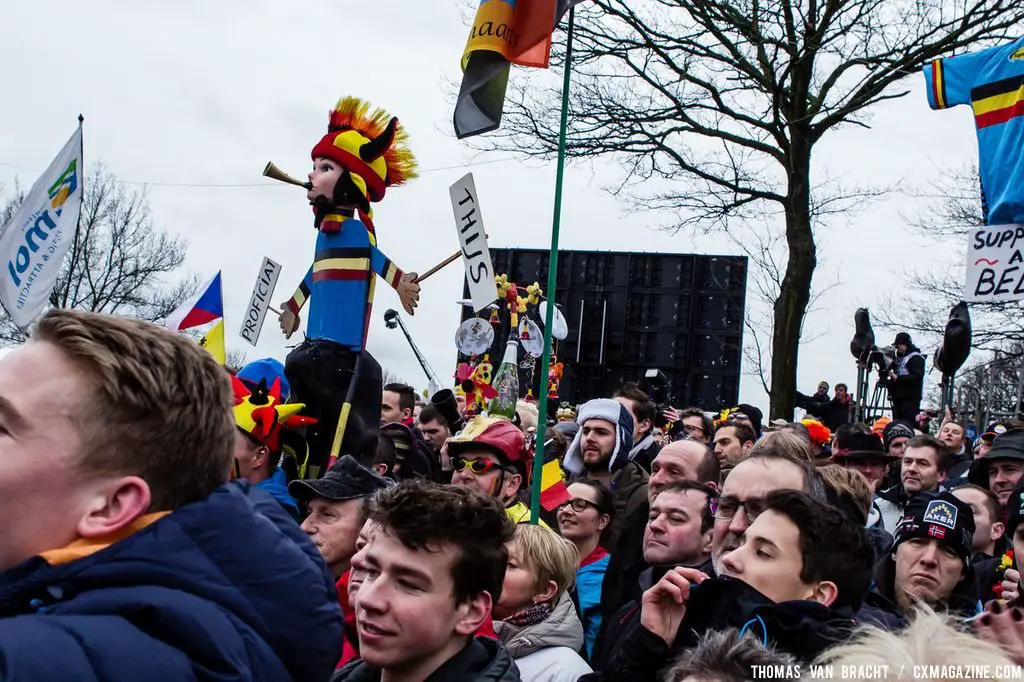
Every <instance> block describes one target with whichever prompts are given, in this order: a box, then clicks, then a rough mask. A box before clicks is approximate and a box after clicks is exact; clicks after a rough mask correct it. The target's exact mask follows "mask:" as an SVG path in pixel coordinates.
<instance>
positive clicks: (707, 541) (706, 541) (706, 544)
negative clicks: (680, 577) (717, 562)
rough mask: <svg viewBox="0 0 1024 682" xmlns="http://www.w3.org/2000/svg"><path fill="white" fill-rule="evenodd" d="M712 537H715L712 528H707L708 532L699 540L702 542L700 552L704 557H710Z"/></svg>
mask: <svg viewBox="0 0 1024 682" xmlns="http://www.w3.org/2000/svg"><path fill="white" fill-rule="evenodd" d="M714 535H715V531H714V529H713V528H709V529H708V532H706V533H704V535H703V537H702V538H701V540H702V542H701V547H700V551H701V552H702V553H703V554H704V555H705V556H710V555H711V538H713V537H714Z"/></svg>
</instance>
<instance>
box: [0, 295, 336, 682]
mask: <svg viewBox="0 0 1024 682" xmlns="http://www.w3.org/2000/svg"><path fill="white" fill-rule="evenodd" d="M231 406H232V396H231V391H230V388H229V385H228V381H227V376H226V374H225V373H224V369H223V368H222V367H220V366H219V365H218V364H217V363H216V362H215V361H214V360H213V358H212V357H211V356H210V355H208V354H207V353H206V351H204V350H202V349H201V348H200V347H199V346H198V345H197V344H195V343H193V342H192V341H190V340H188V339H186V338H183V337H179V336H176V335H174V334H172V333H170V332H168V331H167V330H165V329H163V328H161V327H157V326H156V325H152V324H149V323H146V322H141V321H137V320H129V319H125V318H117V317H112V316H107V315H97V314H93V313H84V312H75V311H70V310H51V311H50V312H49V313H48V314H46V315H45V316H44V317H43V318H42V319H41V320H40V321H39V323H38V324H37V326H36V328H35V330H34V332H33V335H32V339H31V340H30V341H29V342H28V343H26V344H25V345H24V346H21V347H20V348H18V349H17V350H15V351H14V352H13V353H11V354H10V355H8V356H7V357H5V358H4V359H3V360H2V361H0V513H2V514H3V518H4V521H5V528H4V532H3V533H0V569H2V570H4V573H3V575H2V576H0V584H2V588H0V590H2V592H3V595H4V597H3V599H2V600H0V679H4V680H8V681H10V680H15V681H20V680H58V679H59V680H110V681H114V682H118V681H121V680H124V681H125V682H134V681H137V680H146V681H147V682H162V681H164V680H167V681H176V680H182V681H185V680H212V679H224V678H225V677H231V678H235V679H252V678H254V677H259V678H260V679H264V680H281V681H282V682H283V681H284V680H292V679H294V680H316V679H324V678H326V677H327V676H328V675H329V673H330V671H331V669H332V668H333V666H334V664H335V662H336V661H337V654H338V648H339V645H340V641H341V622H340V612H339V608H338V605H337V601H336V596H335V592H334V589H333V585H332V580H331V578H330V575H328V574H327V572H326V569H325V567H324V565H323V562H322V561H321V560H320V558H319V555H318V553H317V551H316V549H315V548H314V547H313V545H312V544H311V543H310V542H309V541H308V540H307V539H306V538H305V537H304V536H303V534H302V531H301V530H300V529H299V528H298V526H297V525H296V524H295V523H294V521H292V520H291V519H289V518H288V517H287V515H286V513H285V512H284V510H283V509H282V508H281V507H280V506H279V505H278V504H277V503H276V502H275V501H274V500H273V498H271V497H270V496H269V495H267V494H266V493H264V492H262V491H257V490H254V489H250V487H249V484H248V483H246V482H244V481H237V482H232V483H230V484H227V485H225V483H226V481H227V479H228V476H229V472H230V470H231V462H232V448H233V444H234V440H235V424H234V419H233V417H232V414H231ZM274 576H282V577H283V576H287V577H288V580H275V579H274Z"/></svg>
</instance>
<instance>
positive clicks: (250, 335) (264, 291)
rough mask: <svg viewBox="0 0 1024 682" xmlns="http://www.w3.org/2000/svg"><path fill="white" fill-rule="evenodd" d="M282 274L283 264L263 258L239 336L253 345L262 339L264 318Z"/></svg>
mask: <svg viewBox="0 0 1024 682" xmlns="http://www.w3.org/2000/svg"><path fill="white" fill-rule="evenodd" d="M280 276H281V266H280V265H278V264H277V263H275V262H274V261H272V260H270V259H269V258H264V259H263V265H261V266H260V272H259V274H258V275H256V284H254V285H253V287H252V296H251V297H250V298H249V305H248V306H246V309H245V317H244V318H243V319H242V329H241V331H239V332H238V334H239V336H241V337H242V338H243V339H245V340H246V341H248V342H249V343H250V344H252V345H253V346H255V345H256V342H257V341H259V340H260V332H261V331H262V330H263V319H264V318H265V317H266V316H267V309H268V308H269V307H270V301H271V300H272V299H273V297H274V289H276V288H277V278H278V277H280Z"/></svg>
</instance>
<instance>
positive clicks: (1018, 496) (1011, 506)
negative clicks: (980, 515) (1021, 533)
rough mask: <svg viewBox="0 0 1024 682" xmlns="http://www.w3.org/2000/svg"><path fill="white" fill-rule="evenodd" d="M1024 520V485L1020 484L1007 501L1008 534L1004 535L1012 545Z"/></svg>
mask: <svg viewBox="0 0 1024 682" xmlns="http://www.w3.org/2000/svg"><path fill="white" fill-rule="evenodd" d="M1022 520H1024V485H1020V484H1018V485H1017V487H1015V488H1014V489H1013V492H1012V493H1010V499H1008V500H1007V501H1006V532H1005V534H1004V535H1003V537H1005V538H1006V539H1007V540H1008V541H1009V542H1010V543H1011V544H1012V543H1013V534H1014V533H1016V532H1017V526H1019V525H1020V522H1021V521H1022Z"/></svg>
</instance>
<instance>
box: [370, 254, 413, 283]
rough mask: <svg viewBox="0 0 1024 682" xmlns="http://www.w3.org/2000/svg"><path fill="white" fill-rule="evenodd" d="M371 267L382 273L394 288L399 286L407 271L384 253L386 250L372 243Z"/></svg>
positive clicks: (379, 273)
mask: <svg viewBox="0 0 1024 682" xmlns="http://www.w3.org/2000/svg"><path fill="white" fill-rule="evenodd" d="M370 267H371V268H372V269H373V271H374V272H376V273H377V274H378V275H380V276H381V277H382V278H383V279H384V281H385V282H387V283H388V285H389V286H390V287H391V288H392V289H397V288H398V282H399V280H401V279H402V275H404V274H405V273H404V272H402V270H401V269H400V268H399V267H398V266H397V265H395V264H394V263H393V262H391V259H390V258H388V257H387V256H385V255H384V252H383V251H381V250H380V249H378V248H377V247H376V246H374V245H373V244H370Z"/></svg>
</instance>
